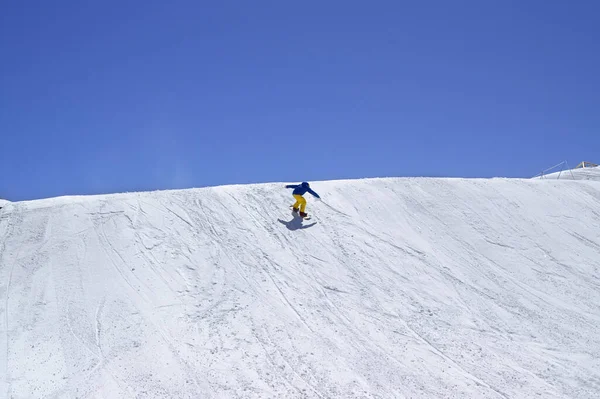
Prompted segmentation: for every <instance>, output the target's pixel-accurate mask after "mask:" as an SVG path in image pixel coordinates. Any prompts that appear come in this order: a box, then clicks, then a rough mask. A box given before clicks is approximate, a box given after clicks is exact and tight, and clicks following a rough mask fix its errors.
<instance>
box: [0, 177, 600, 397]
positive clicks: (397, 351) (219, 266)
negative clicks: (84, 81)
mask: <svg viewBox="0 0 600 399" xmlns="http://www.w3.org/2000/svg"><path fill="white" fill-rule="evenodd" d="M313 186H314V189H315V190H316V191H317V192H318V193H319V194H321V196H322V197H323V198H324V202H315V201H314V200H313V199H312V198H309V208H308V211H309V212H313V211H314V218H313V220H311V221H310V222H307V221H304V222H303V223H302V222H301V221H300V220H297V219H294V218H293V217H292V216H291V214H290V213H289V211H288V209H287V206H288V205H289V204H290V203H291V202H290V201H291V193H290V190H286V189H284V188H283V184H264V185H249V186H225V187H216V188H206V189H196V190H184V191H168V192H152V193H139V194H123V195H110V196H96V197H68V198H56V199H48V200H41V201H33V202H21V203H12V204H11V205H10V206H9V207H7V208H5V209H3V210H2V211H0V251H1V252H0V397H6V398H42V397H44V398H96V397H105V398H134V397H138V398H250V397H261V398H302V397H306V398H338V397H339V398H353V397H357V398H363V397H364V398H403V397H406V398H597V397H599V396H600V395H599V394H600V277H599V272H600V229H599V228H598V226H600V206H599V201H600V185H599V184H598V183H597V182H581V181H576V182H574V181H563V180H508V179H492V180H460V179H417V178H411V179H371V180H369V179H367V180H357V181H333V182H322V183H314V185H313Z"/></svg>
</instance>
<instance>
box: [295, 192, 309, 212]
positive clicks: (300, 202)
mask: <svg viewBox="0 0 600 399" xmlns="http://www.w3.org/2000/svg"><path fill="white" fill-rule="evenodd" d="M294 198H295V199H296V202H295V203H294V205H292V208H294V212H298V208H301V209H302V211H304V208H305V207H306V200H305V199H304V197H303V196H301V195H297V194H294Z"/></svg>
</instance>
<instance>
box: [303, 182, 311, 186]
mask: <svg viewBox="0 0 600 399" xmlns="http://www.w3.org/2000/svg"><path fill="white" fill-rule="evenodd" d="M302 187H310V184H308V182H305V181H303V182H302Z"/></svg>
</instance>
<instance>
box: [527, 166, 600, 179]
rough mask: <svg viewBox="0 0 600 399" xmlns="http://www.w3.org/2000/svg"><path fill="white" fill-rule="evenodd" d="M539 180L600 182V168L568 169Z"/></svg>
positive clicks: (544, 176) (540, 177) (539, 177)
mask: <svg viewBox="0 0 600 399" xmlns="http://www.w3.org/2000/svg"><path fill="white" fill-rule="evenodd" d="M537 178H538V179H561V180H596V181H600V167H597V166H596V167H593V168H577V169H567V170H563V171H560V172H554V173H549V174H547V175H543V176H538V177H537Z"/></svg>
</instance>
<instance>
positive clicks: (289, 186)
mask: <svg viewBox="0 0 600 399" xmlns="http://www.w3.org/2000/svg"><path fill="white" fill-rule="evenodd" d="M296 187H298V185H297V184H288V185H287V186H285V188H296Z"/></svg>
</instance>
